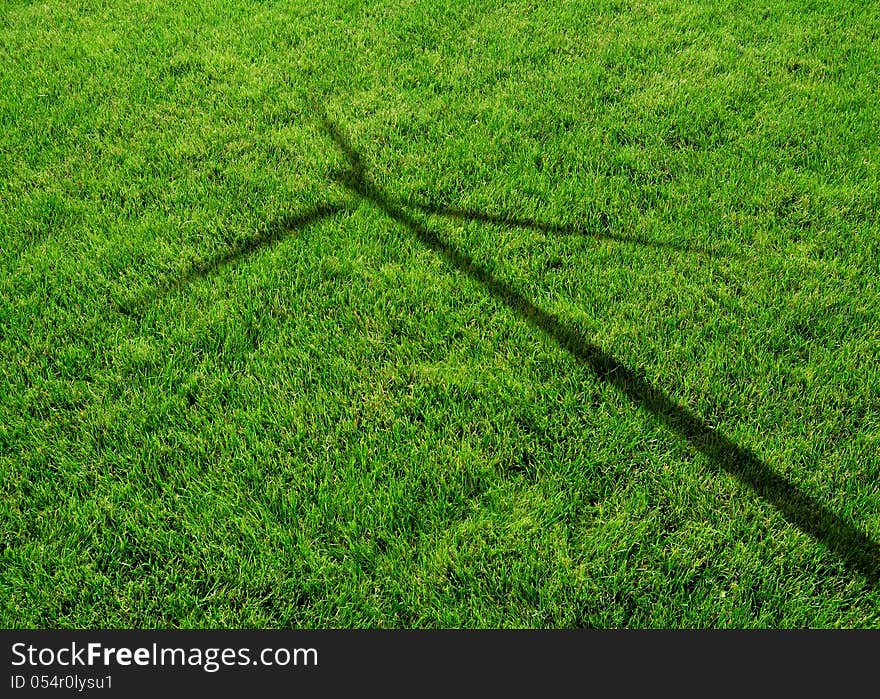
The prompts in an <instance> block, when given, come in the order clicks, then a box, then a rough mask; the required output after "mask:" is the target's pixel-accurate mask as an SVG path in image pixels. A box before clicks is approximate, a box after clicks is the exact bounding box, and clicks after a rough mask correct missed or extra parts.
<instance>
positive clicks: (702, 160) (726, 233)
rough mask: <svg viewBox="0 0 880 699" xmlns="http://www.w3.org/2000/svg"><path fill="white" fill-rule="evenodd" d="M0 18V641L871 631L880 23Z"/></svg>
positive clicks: (776, 6)
mask: <svg viewBox="0 0 880 699" xmlns="http://www.w3.org/2000/svg"><path fill="white" fill-rule="evenodd" d="M0 7H2V22H0V59H2V60H0V126H2V130H0V231H2V237H0V246H2V253H0V265H2V271H0V492H2V496H0V545H2V554H0V624H2V625H3V626H9V627H32V626H49V627H83V626H101V627H116V626H145V627H153V626H158V627H176V626H181V627H204V626H210V627H227V626H234V627H239V626H261V627H262V626H267V627H284V626H296V627H318V626H320V627H325V626H331V627H349V626H353V627H400V626H405V627H409V626H416V627H434V626H468V627H470V626H475V627H483V626H493V627H494V626H504V627H507V626H527V627H531V626H542V627H543V626H554V627H555V626H599V627H608V626H651V627H653V626H663V627H666V626H670V627H680V626H687V627H705V626H713V627H714V626H720V627H727V626H736V627H740V626H745V627H752V626H757V627H768V626H771V627H776V626H782V627H789V626H805V625H806V626H870V627H876V626H880V543H878V542H880V366H878V365H880V363H878V361H877V355H878V352H880V288H878V278H880V213H878V212H880V111H878V104H880V4H878V2H876V1H874V0H869V1H867V2H866V1H861V0H860V1H853V2H849V1H847V0H812V1H811V0H772V1H771V0H766V1H765V0H748V1H747V2H739V3H734V2H696V1H695V0H675V1H672V0H668V1H659V0H633V1H631V2H625V1H612V0H593V1H589V0H588V1H585V2H564V1H563V0H553V1H548V2H542V3H534V2H523V1H519V0H512V1H509V2H501V1H500V0H492V1H489V0H486V1H483V0H473V1H468V2H462V1H460V0H431V1H430V2H428V1H427V0H408V1H406V2H399V1H396V2H386V1H384V0H381V1H379V0H377V1H373V2H366V1H348V2H329V1H326V2H325V1H324V0H321V1H320V2H319V1H316V0H305V1H303V2H295V3H294V2H280V1H268V2H259V3H258V2H242V1H239V0H224V1H223V2H220V1H219V0H197V1H196V2H193V3H184V4H183V5H181V4H180V3H171V2H164V1H156V0H149V1H137V0H126V2H121V1H119V0H105V1H103V2H77V3H72V2H68V1H64V0H48V2H26V1H23V0H11V1H10V0H3V2H2V5H0Z"/></svg>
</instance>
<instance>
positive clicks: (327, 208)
mask: <svg viewBox="0 0 880 699" xmlns="http://www.w3.org/2000/svg"><path fill="white" fill-rule="evenodd" d="M344 210H345V207H342V206H334V205H329V204H321V205H320V206H317V207H315V208H314V209H312V210H310V211H307V212H305V213H302V214H297V215H295V216H293V215H290V216H284V217H282V218H279V219H277V220H276V221H274V222H273V223H271V224H270V225H269V226H267V228H266V229H265V230H264V231H263V232H262V233H260V234H258V235H255V236H252V237H250V238H247V239H245V240H242V241H239V242H238V243H236V244H235V245H234V246H233V247H232V248H230V249H229V250H224V251H221V252H218V253H217V254H216V255H214V256H213V257H209V258H208V259H206V260H197V261H195V262H193V263H192V264H191V265H190V266H189V267H188V268H187V269H184V270H183V271H182V272H180V273H179V274H177V275H173V276H171V277H170V278H168V279H166V280H165V281H164V282H163V283H161V284H159V285H158V286H155V287H153V288H152V289H149V290H147V291H146V292H144V293H142V294H139V295H137V296H135V297H133V298H130V299H128V300H127V301H126V302H125V303H124V304H121V305H120V308H119V310H122V311H123V312H125V313H131V312H132V311H133V310H134V309H135V308H137V307H139V306H142V305H145V304H147V303H149V302H151V301H155V300H156V299H158V298H160V297H161V296H163V295H165V294H167V293H168V292H170V291H173V290H175V289H180V288H181V287H184V286H186V285H187V284H190V283H191V282H193V281H194V280H195V279H197V278H199V277H205V276H208V275H209V274H213V273H214V272H216V271H217V270H219V269H221V268H223V267H226V266H227V265H231V264H233V263H235V262H237V261H239V260H241V259H243V258H246V257H249V256H250V255H253V254H254V253H255V252H257V251H258V250H262V249H264V248H267V247H269V246H271V245H274V244H275V243H277V242H278V241H280V240H282V239H283V238H286V237H287V236H288V235H290V234H291V233H292V232H293V231H295V230H300V229H303V228H306V227H308V226H310V225H311V224H313V223H315V222H317V221H318V220H320V219H322V218H326V217H329V216H335V215H336V214H338V213H340V212H342V211H344Z"/></svg>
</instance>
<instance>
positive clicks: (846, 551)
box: [321, 114, 880, 585]
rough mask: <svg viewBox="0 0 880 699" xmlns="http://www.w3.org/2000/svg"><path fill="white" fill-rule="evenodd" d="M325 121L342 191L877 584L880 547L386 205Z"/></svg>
mask: <svg viewBox="0 0 880 699" xmlns="http://www.w3.org/2000/svg"><path fill="white" fill-rule="evenodd" d="M321 122H322V125H323V128H324V130H325V131H326V133H327V134H328V135H329V137H330V138H331V139H332V140H333V142H334V143H335V144H336V146H337V147H338V148H339V149H340V150H341V151H342V153H343V155H344V156H345V158H346V160H347V161H348V164H349V168H348V170H346V171H345V172H344V173H342V174H341V175H340V176H339V177H337V180H338V181H339V182H340V183H341V184H342V185H343V186H345V187H346V188H348V189H349V190H350V191H351V192H353V193H354V194H356V195H357V196H359V197H362V198H364V199H366V200H369V201H371V202H373V204H375V206H376V207H377V208H379V209H380V210H382V211H384V212H385V213H386V214H387V215H388V216H389V217H390V218H392V219H394V220H396V221H398V222H399V223H401V224H403V225H404V226H405V227H406V228H408V229H409V230H410V231H411V232H412V233H413V234H414V235H415V237H416V238H417V239H418V240H419V241H420V242H421V243H422V244H423V245H425V246H426V247H427V248H429V249H431V250H433V251H435V252H436V253H437V254H439V255H441V256H442V257H443V258H444V259H445V260H446V261H447V263H448V264H449V265H450V266H452V267H454V268H456V269H458V270H459V271H461V272H462V273H463V274H466V275H467V276H468V277H470V278H471V279H473V280H475V281H477V282H479V283H480V284H481V285H482V286H483V288H484V289H485V290H486V292H487V293H488V294H489V295H490V296H492V297H493V298H495V299H496V300H497V301H498V302H499V303H502V304H504V305H505V306H507V307H508V308H509V309H511V310H512V311H514V312H515V313H516V314H517V315H519V316H520V317H521V318H522V319H523V320H524V321H525V322H527V323H528V324H529V325H531V326H532V327H534V328H536V329H537V330H540V331H541V332H542V333H543V334H544V335H546V336H547V337H549V338H550V339H551V340H553V342H555V343H556V344H557V345H558V346H559V347H560V348H562V349H563V350H565V351H566V352H568V353H569V354H570V355H571V356H572V357H573V358H574V359H575V360H576V361H577V362H578V363H579V364H580V365H581V366H583V367H585V368H586V369H588V370H589V371H590V372H591V373H592V374H593V375H594V376H595V378H596V379H597V380H599V381H601V382H603V383H606V384H608V385H611V386H613V387H614V388H615V389H617V390H618V391H620V392H621V393H622V394H623V395H625V396H626V397H627V398H628V399H629V400H630V401H631V402H632V403H633V404H634V405H635V406H636V407H638V408H639V409H641V410H643V411H644V412H646V413H648V414H650V415H652V416H654V417H655V418H656V419H657V420H659V421H660V422H662V423H663V424H665V425H666V426H667V427H668V428H669V429H671V430H673V431H674V432H676V433H677V434H678V435H679V436H680V437H681V438H682V439H684V440H685V441H686V442H687V443H688V444H690V445H691V446H692V447H693V448H695V449H697V450H698V451H700V452H701V453H702V454H703V455H704V456H705V457H706V458H707V459H708V460H709V461H710V462H711V463H712V464H713V465H714V466H715V467H716V468H717V469H719V470H720V471H723V472H725V473H728V474H730V475H732V476H734V477H736V478H737V479H738V480H739V481H740V482H741V483H743V484H744V485H746V486H748V487H749V488H751V490H752V491H754V492H755V493H756V494H757V495H758V496H760V497H761V498H763V499H764V500H765V501H766V502H768V503H769V504H770V505H772V506H773V507H774V508H776V510H777V511H778V512H779V513H780V514H781V515H782V516H783V517H784V518H785V519H786V520H787V521H788V522H789V523H791V524H792V525H794V526H796V527H797V528H799V529H800V530H801V531H803V532H804V533H806V534H808V535H810V536H812V537H813V538H815V539H816V540H817V541H819V542H821V543H822V544H824V545H825V546H826V547H827V548H828V549H830V550H831V551H832V552H834V553H835V554H836V555H837V556H838V557H839V558H840V559H841V560H842V561H843V562H844V563H845V565H846V566H847V567H848V568H849V569H850V570H852V571H855V572H857V573H859V574H861V575H863V576H864V577H865V578H867V580H868V581H869V582H870V583H871V584H872V585H876V584H877V582H878V581H880V547H878V545H877V543H876V542H875V541H874V540H872V539H871V538H870V537H869V536H867V535H866V534H865V533H864V532H862V531H860V530H859V529H858V528H857V527H856V526H855V525H853V524H851V523H850V522H847V521H846V520H844V519H843V518H841V517H840V516H839V515H837V514H835V513H834V512H833V511H831V510H830V509H829V508H827V507H826V506H824V505H823V504H822V503H821V502H819V500H817V499H816V498H814V497H812V496H810V495H808V494H806V493H804V492H802V491H801V490H800V489H799V488H798V487H797V486H796V485H795V484H794V483H792V482H791V481H789V480H788V479H786V478H785V477H783V476H781V475H779V474H778V473H776V472H775V471H773V469H771V468H770V467H769V466H768V465H767V464H765V463H764V462H763V461H762V460H761V459H760V458H759V457H758V456H757V455H756V454H755V453H754V452H753V451H751V450H750V449H748V448H747V447H742V446H739V445H738V444H736V443H735V442H733V441H732V440H731V439H730V438H728V437H727V436H725V435H724V434H722V433H720V432H718V431H717V430H716V429H714V428H713V427H711V426H709V425H708V424H706V423H705V422H704V421H703V420H702V419H700V418H699V417H697V416H696V415H694V414H693V413H691V412H690V411H689V410H688V409H687V408H685V407H683V406H681V405H679V404H678V403H676V402H675V401H674V400H673V399H672V398H670V397H669V396H668V395H667V394H666V393H665V392H664V391H663V390H662V389H661V388H659V387H658V386H656V385H654V384H653V383H651V382H650V381H648V380H647V379H646V378H645V377H644V376H642V375H640V374H639V373H638V372H636V371H634V370H633V369H631V368H629V367H627V366H626V365H625V364H623V363H622V362H621V361H620V360H618V359H617V358H616V357H614V356H613V355H611V354H609V353H608V352H605V351H604V350H602V349H601V348H600V347H599V346H598V345H595V344H593V343H591V342H590V341H589V340H587V339H586V338H585V337H584V336H583V335H582V334H580V333H579V332H578V331H577V330H576V329H574V328H572V327H570V326H569V325H566V324H565V323H564V322H563V321H562V320H560V319H559V318H557V317H556V316H555V315H553V314H552V313H549V312H548V311H545V310H544V309H542V308H541V307H540V306H538V305H536V304H535V303H533V302H532V301H530V300H529V299H528V298H526V297H525V296H524V295H523V294H521V293H520V292H519V291H517V290H516V289H515V288H513V287H512V286H511V285H509V284H508V283H507V282H504V281H502V280H500V279H498V278H497V277H495V276H493V275H492V274H491V273H490V272H488V271H487V270H485V269H484V268H483V267H481V266H480V265H479V264H477V263H476V262H475V261H474V260H473V259H471V258H470V257H469V256H468V255H467V254H466V253H465V252H463V251H461V250H459V249H458V248H457V247H455V246H454V245H453V244H451V243H450V242H448V241H446V240H444V239H443V238H442V237H440V236H439V235H437V234H436V233H434V232H433V231H431V230H430V229H429V228H427V226H426V225H425V224H423V223H422V222H421V221H419V220H418V219H416V218H415V217H413V216H412V215H411V214H410V213H409V212H408V211H406V210H405V209H404V208H402V207H401V206H400V205H397V204H395V203H394V202H392V201H390V200H389V199H388V198H386V197H385V196H384V195H383V193H382V192H381V190H380V189H379V188H378V187H377V186H376V185H375V184H374V183H373V182H372V181H371V180H370V178H369V177H368V175H367V171H366V168H365V167H364V165H363V161H362V158H361V156H360V154H359V153H358V152H357V150H355V148H354V147H353V146H352V144H351V143H350V142H349V141H348V139H347V138H346V137H345V136H344V135H343V134H342V132H341V131H340V130H339V129H338V128H337V127H336V125H335V124H334V123H333V122H331V121H330V120H329V119H328V118H327V116H326V115H325V114H322V115H321Z"/></svg>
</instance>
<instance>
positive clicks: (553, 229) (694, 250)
mask: <svg viewBox="0 0 880 699" xmlns="http://www.w3.org/2000/svg"><path fill="white" fill-rule="evenodd" d="M412 206H414V207H415V208H417V209H421V210H422V211H424V212H425V213H426V214H429V215H432V216H445V217H447V218H453V219H457V220H459V221H477V222H479V223H488V224H490V225H493V226H499V227H501V228H529V229H531V230H536V231H541V232H543V233H550V234H553V235H571V236H582V237H584V238H594V239H596V240H601V239H605V240H614V241H616V242H618V243H628V244H630V245H640V246H646V247H654V248H665V249H667V250H676V251H678V252H685V253H691V254H697V255H707V256H709V257H716V256H718V253H717V252H715V251H713V250H708V249H704V248H698V247H694V246H690V245H682V244H680V243H667V242H664V241H659V240H647V239H645V238H636V237H635V236H628V235H621V234H620V233H613V232H612V231H611V230H610V227H609V226H608V225H607V224H605V223H600V225H599V226H598V227H597V228H590V227H588V226H582V225H574V226H560V225H558V224H555V223H546V222H544V221H534V220H532V219H524V218H513V217H509V216H501V215H495V214H488V213H485V212H483V211H470V210H467V209H457V208H454V207H437V206H428V205H427V204H413V205H412Z"/></svg>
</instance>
